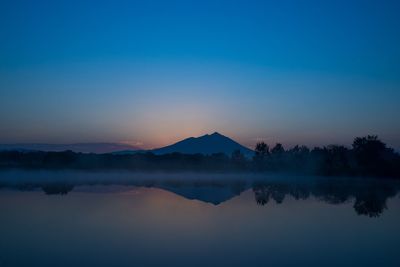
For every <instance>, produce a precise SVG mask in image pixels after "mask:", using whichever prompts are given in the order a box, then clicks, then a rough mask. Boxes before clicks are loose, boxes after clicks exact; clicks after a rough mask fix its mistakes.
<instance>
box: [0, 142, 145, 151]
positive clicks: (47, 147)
mask: <svg viewBox="0 0 400 267" xmlns="http://www.w3.org/2000/svg"><path fill="white" fill-rule="evenodd" d="M1 150H17V151H21V152H24V151H48V152H60V151H66V150H72V151H74V152H82V153H111V152H115V151H121V150H126V151H128V150H129V151H135V150H139V148H137V147H134V146H131V145H128V144H121V143H76V144H0V151H1Z"/></svg>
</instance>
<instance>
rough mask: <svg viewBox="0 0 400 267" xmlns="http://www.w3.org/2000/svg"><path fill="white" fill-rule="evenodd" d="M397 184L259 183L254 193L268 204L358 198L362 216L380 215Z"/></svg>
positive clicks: (332, 182) (337, 201)
mask: <svg viewBox="0 0 400 267" xmlns="http://www.w3.org/2000/svg"><path fill="white" fill-rule="evenodd" d="M398 190H399V188H398V186H397V184H390V183H384V182H381V181H375V182H371V181H370V182H369V181H363V182H362V183H357V182H348V181H347V182H346V183H343V182H338V181H335V180H325V181H322V182H319V183H316V184H311V183H309V184H307V183H303V184H296V183H295V182H294V183H290V182H288V183H276V182H275V183H256V184H254V185H253V192H254V197H255V200H256V203H257V204H258V205H266V204H268V202H269V201H270V199H273V200H275V202H276V203H277V204H280V203H282V202H283V201H284V199H285V196H286V195H289V196H292V197H293V198H294V199H296V200H298V199H307V198H309V197H310V196H314V197H315V198H316V199H318V200H320V201H323V202H326V203H329V204H333V205H338V204H341V203H345V202H348V201H350V200H351V199H355V203H354V206H353V207H354V210H355V212H356V213H357V214H359V215H366V216H369V217H378V216H380V215H381V214H382V213H383V211H384V210H385V209H387V206H386V202H387V199H388V198H389V197H393V196H395V195H396V194H397V192H398Z"/></svg>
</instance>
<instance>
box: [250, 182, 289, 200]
mask: <svg viewBox="0 0 400 267" xmlns="http://www.w3.org/2000/svg"><path fill="white" fill-rule="evenodd" d="M253 192H254V194H255V198H256V202H257V204H259V205H265V204H267V203H268V202H269V200H270V198H271V199H273V200H274V201H275V203H276V204H281V203H283V200H284V199H285V196H286V194H287V193H288V187H287V185H282V184H272V185H263V184H259V185H254V187H253Z"/></svg>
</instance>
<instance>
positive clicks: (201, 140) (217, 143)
mask: <svg viewBox="0 0 400 267" xmlns="http://www.w3.org/2000/svg"><path fill="white" fill-rule="evenodd" d="M235 150H240V151H241V152H242V153H243V154H244V155H245V156H246V157H251V156H252V155H253V154H254V151H252V150H251V149H249V148H247V147H245V146H242V145H241V144H239V143H237V142H235V141H234V140H232V139H230V138H229V137H226V136H224V135H222V134H219V133H217V132H215V133H213V134H206V135H203V136H200V137H190V138H187V139H184V140H182V141H179V142H177V143H175V144H172V145H169V146H166V147H162V148H158V149H153V150H151V152H153V153H154V154H156V155H161V154H168V153H173V152H179V153H183V154H197V153H200V154H205V155H210V154H213V153H225V154H226V155H229V156H230V155H231V154H232V152H233V151H235Z"/></svg>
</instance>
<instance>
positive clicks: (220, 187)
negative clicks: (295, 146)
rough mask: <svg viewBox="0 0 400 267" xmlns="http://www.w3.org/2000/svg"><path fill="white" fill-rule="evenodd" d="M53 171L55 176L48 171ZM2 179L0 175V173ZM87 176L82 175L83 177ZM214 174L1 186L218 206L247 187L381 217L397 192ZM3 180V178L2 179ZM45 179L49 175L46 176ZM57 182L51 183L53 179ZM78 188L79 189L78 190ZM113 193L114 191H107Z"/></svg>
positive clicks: (261, 196)
mask: <svg viewBox="0 0 400 267" xmlns="http://www.w3.org/2000/svg"><path fill="white" fill-rule="evenodd" d="M52 175H54V174H52ZM0 177H1V176H0ZM85 177H86V176H85ZM221 177H222V176H218V177H213V176H207V179H202V178H196V179H189V178H188V179H185V178H183V177H179V178H171V177H170V176H169V178H167V179H161V178H160V177H159V176H156V177H154V176H152V177H150V178H149V177H146V178H145V179H137V178H130V179H106V180H104V179H98V180H96V179H89V180H88V179H76V180H73V181H70V180H68V182H66V181H65V179H37V178H36V179H32V180H29V179H28V180H27V179H23V180H21V181H19V180H18V181H17V182H16V181H15V180H10V179H0V188H1V187H4V188H12V189H16V190H21V191H33V190H38V189H41V190H42V191H43V192H44V193H45V194H46V195H67V194H68V193H69V192H71V191H73V190H74V189H75V188H77V187H80V188H81V187H82V186H85V188H86V190H90V189H88V188H89V187H91V186H92V187H93V188H92V190H90V191H93V192H95V191H96V190H97V189H96V187H95V186H96V185H104V186H108V187H112V186H116V185H117V186H121V185H122V186H123V187H122V189H121V188H119V191H121V190H122V191H123V190H126V191H128V190H131V187H132V186H134V187H149V188H159V189H163V190H165V191H169V192H172V193H174V194H176V195H179V196H182V197H184V198H186V199H190V200H198V201H202V202H205V203H211V204H214V205H220V204H221V203H224V202H226V201H228V200H230V199H232V198H234V197H236V196H238V195H240V194H241V193H242V192H244V191H247V190H251V191H252V192H253V194H254V199H255V203H256V204H257V205H260V206H266V205H268V204H269V203H270V202H271V201H274V203H276V204H278V205H279V204H282V203H283V202H284V201H285V199H287V197H288V196H290V197H291V198H293V199H295V200H306V199H309V198H311V197H313V198H315V199H316V200H318V201H322V202H325V203H328V204H332V205H339V204H343V203H349V202H352V203H353V208H354V211H355V212H356V213H357V214H359V215H364V216H368V217H379V216H380V215H381V214H382V213H383V212H384V211H385V210H387V209H388V206H387V200H388V199H389V198H391V197H394V196H396V194H397V193H398V191H399V188H400V186H399V182H397V181H393V180H380V179H356V178H332V177H329V178H327V177H320V178H318V177H295V178H293V177H285V176H280V177H273V179H271V177H264V178H260V177H253V176H251V175H250V177H249V178H246V176H243V175H242V176H241V178H240V179H239V178H238V177H236V176H235V177H233V178H232V177H228V178H227V177H225V176H223V179H221ZM3 178H4V177H3ZM47 178H48V177H47ZM53 180H55V181H53ZM81 190H82V189H81ZM111 192H112V190H111Z"/></svg>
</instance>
